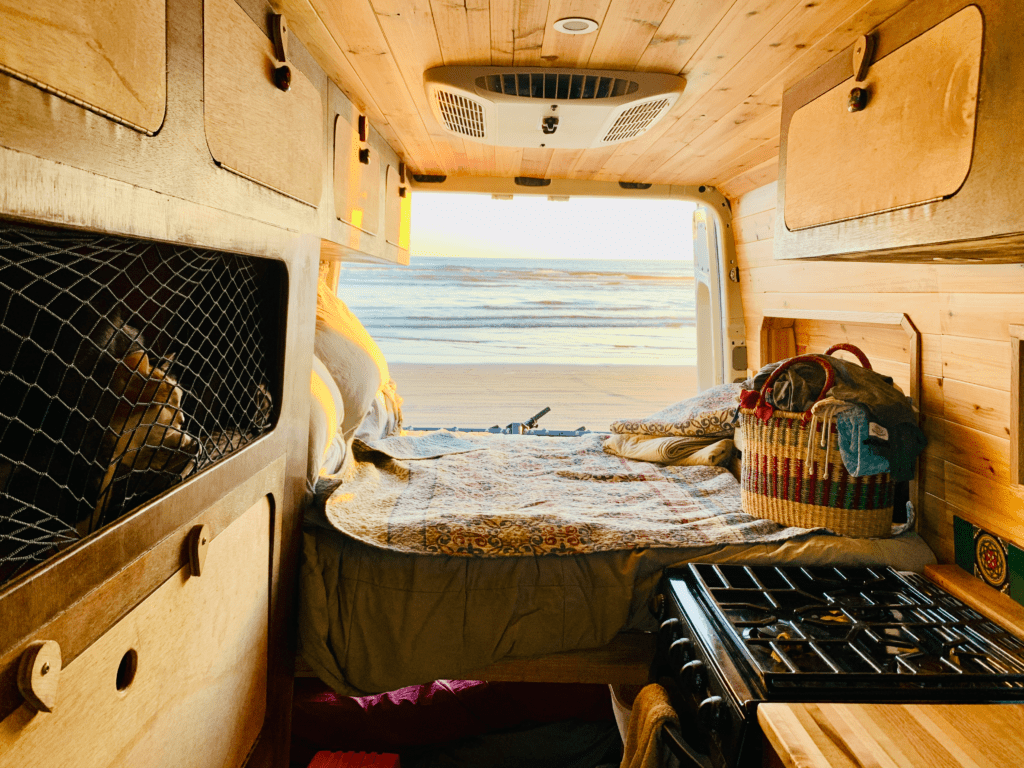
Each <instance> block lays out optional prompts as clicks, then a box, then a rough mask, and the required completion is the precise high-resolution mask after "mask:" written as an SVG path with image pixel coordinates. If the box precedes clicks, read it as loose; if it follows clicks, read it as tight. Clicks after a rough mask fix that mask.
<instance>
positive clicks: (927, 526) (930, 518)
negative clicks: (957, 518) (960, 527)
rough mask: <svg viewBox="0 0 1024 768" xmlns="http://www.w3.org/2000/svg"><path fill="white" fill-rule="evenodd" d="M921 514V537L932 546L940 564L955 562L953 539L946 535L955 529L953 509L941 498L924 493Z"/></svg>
mask: <svg viewBox="0 0 1024 768" xmlns="http://www.w3.org/2000/svg"><path fill="white" fill-rule="evenodd" d="M920 512H921V514H920V517H919V520H920V523H919V525H918V530H919V531H920V533H921V536H922V537H923V538H924V540H925V541H927V542H928V543H929V544H930V545H931V548H932V549H933V550H934V551H935V556H936V557H937V558H938V559H939V562H942V563H951V562H953V558H954V552H953V538H952V537H951V536H948V535H947V534H946V532H947V531H948V530H949V529H952V527H953V513H954V510H953V508H952V507H950V506H949V505H948V504H946V502H945V501H944V500H943V499H942V497H941V496H933V495H932V494H930V493H922V494H921V510H920Z"/></svg>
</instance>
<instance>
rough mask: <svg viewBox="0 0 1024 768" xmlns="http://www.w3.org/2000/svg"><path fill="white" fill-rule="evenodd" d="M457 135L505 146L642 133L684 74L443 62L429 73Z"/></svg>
mask: <svg viewBox="0 0 1024 768" xmlns="http://www.w3.org/2000/svg"><path fill="white" fill-rule="evenodd" d="M423 80H424V84H425V85H426V89H427V98H428V99H429V100H430V106H431V109H433V111H434V117H435V118H437V121H438V122H439V123H440V124H441V127H442V128H444V129H445V130H446V131H448V132H449V133H452V134H455V135H456V136H461V137H463V138H465V139H470V140H471V141H479V142H482V143H484V144H493V145H495V146H499V147H546V148H548V149H587V148H590V147H606V146H609V145H611V144H618V143H620V142H623V141H629V140H630V139H635V138H637V137H638V136H641V135H643V134H644V133H646V132H647V131H648V130H650V129H651V127H652V126H654V124H655V123H657V122H658V121H659V120H660V119H661V118H662V117H664V116H665V114H666V113H667V112H668V111H669V110H670V109H671V108H672V105H673V104H675V103H676V100H677V99H678V98H679V95H680V94H681V93H682V92H683V88H684V87H685V86H686V80H684V79H683V78H681V77H677V76H676V75H660V74H654V73H649V72H618V71H607V70H597V69H548V68H532V67H435V68H434V69H429V70H427V72H426V73H425V74H424V75H423Z"/></svg>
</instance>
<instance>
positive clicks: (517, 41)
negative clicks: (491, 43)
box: [512, 0, 548, 67]
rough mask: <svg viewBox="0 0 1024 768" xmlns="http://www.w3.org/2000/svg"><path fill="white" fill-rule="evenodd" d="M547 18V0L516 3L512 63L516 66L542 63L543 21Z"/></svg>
mask: <svg viewBox="0 0 1024 768" xmlns="http://www.w3.org/2000/svg"><path fill="white" fill-rule="evenodd" d="M547 18H548V0H519V2H518V3H516V15H515V32H514V36H513V40H514V44H513V46H512V63H513V64H515V66H517V67H536V66H540V65H541V64H543V63H544V60H543V59H542V58H541V47H542V46H543V44H544V32H545V29H544V22H545V21H547Z"/></svg>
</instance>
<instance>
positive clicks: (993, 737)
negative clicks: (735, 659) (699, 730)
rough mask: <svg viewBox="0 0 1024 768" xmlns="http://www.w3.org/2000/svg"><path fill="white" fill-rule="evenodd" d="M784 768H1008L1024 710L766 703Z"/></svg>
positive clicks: (772, 760) (1021, 738)
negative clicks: (956, 767) (961, 767)
mask: <svg viewBox="0 0 1024 768" xmlns="http://www.w3.org/2000/svg"><path fill="white" fill-rule="evenodd" d="M757 719H758V722H759V723H760V724H761V728H762V729H763V730H764V734H765V737H766V738H767V739H768V742H769V743H770V744H771V746H772V747H773V748H774V749H775V755H771V750H768V749H766V750H765V753H766V755H768V759H766V760H765V765H768V766H772V765H774V766H779V765H783V766H786V768H867V767H868V766H872V767H874V766H877V768H947V767H949V768H952V766H964V768H990V767H991V768H1003V767H1004V766H1011V765H1020V760H1021V755H1022V754H1024V704H762V705H761V706H759V707H758V708H757Z"/></svg>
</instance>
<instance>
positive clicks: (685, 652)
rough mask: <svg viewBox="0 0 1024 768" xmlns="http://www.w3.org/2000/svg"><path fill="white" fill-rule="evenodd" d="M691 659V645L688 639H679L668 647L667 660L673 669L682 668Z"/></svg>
mask: <svg viewBox="0 0 1024 768" xmlns="http://www.w3.org/2000/svg"><path fill="white" fill-rule="evenodd" d="M692 658H693V643H692V642H690V638H688V637H680V638H679V639H678V640H676V641H675V642H673V643H672V645H670V646H669V647H668V660H669V662H670V663H671V664H672V666H673V667H682V666H683V664H685V663H686V662H688V661H690V660H691V659H692Z"/></svg>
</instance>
